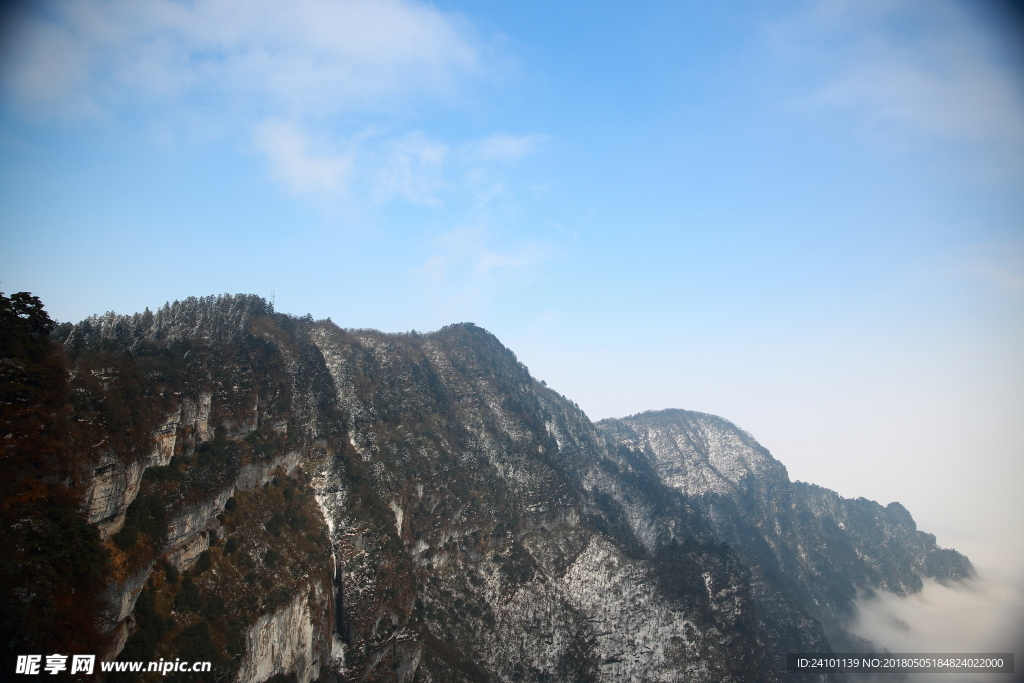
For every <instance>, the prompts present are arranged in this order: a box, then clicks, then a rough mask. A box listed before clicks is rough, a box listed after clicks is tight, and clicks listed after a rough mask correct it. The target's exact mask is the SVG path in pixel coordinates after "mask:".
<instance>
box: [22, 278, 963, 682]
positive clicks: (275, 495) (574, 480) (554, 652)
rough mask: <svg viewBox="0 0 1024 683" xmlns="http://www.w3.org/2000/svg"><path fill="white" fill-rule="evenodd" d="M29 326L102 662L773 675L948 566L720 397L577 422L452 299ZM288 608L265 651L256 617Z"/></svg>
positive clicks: (372, 676) (265, 621) (843, 636)
mask: <svg viewBox="0 0 1024 683" xmlns="http://www.w3.org/2000/svg"><path fill="white" fill-rule="evenodd" d="M52 338H53V339H54V340H55V341H56V342H58V343H59V345H60V346H59V347H57V348H55V350H54V353H56V354H57V355H58V356H61V357H63V358H64V360H63V361H62V362H64V363H65V364H66V367H67V372H68V377H69V378H70V379H69V382H70V385H69V388H68V390H66V391H65V394H62V396H64V398H62V399H61V400H62V401H64V402H65V408H64V409H63V410H64V411H65V412H66V413H67V415H68V417H69V419H71V420H72V422H73V424H75V425H77V424H88V425H90V427H89V429H91V430H92V432H94V433H95V434H94V435H96V436H98V437H103V438H99V439H98V440H99V444H100V445H97V446H95V447H94V446H91V444H93V443H96V442H97V440H96V439H93V440H91V441H90V442H89V443H90V445H89V447H82V448H81V449H79V451H77V452H76V456H75V457H76V460H77V461H80V462H81V463H82V464H81V466H79V467H78V470H77V473H76V474H75V476H74V477H72V480H73V481H72V484H71V486H70V488H71V489H73V490H75V491H76V492H77V495H79V496H80V498H81V500H82V501H83V502H82V505H81V509H83V511H84V514H85V517H86V520H87V521H88V522H89V523H91V524H92V525H94V528H96V529H98V530H99V534H100V541H101V545H102V548H103V549H104V550H105V552H106V553H107V554H108V557H109V558H112V559H111V560H109V561H108V564H107V569H104V570H103V576H105V577H106V578H105V579H104V581H105V585H106V586H107V589H106V591H107V593H106V594H107V596H108V597H107V601H108V604H110V605H111V606H112V607H111V608H109V609H108V610H107V612H106V614H107V617H106V619H107V622H106V624H105V625H104V626H103V629H105V630H104V633H106V634H107V635H108V636H110V638H112V644H111V645H110V649H109V653H111V654H116V652H117V651H120V652H121V655H120V656H121V657H127V656H129V655H130V656H131V658H135V659H143V658H145V656H158V655H159V656H166V655H175V656H179V655H181V653H205V656H207V657H208V658H210V659H211V661H214V662H215V663H216V666H217V667H218V670H219V671H221V672H222V673H221V675H222V676H224V677H228V678H231V677H236V678H238V680H252V681H262V680H266V679H268V678H270V677H271V676H275V675H282V676H291V677H294V678H295V680H298V681H301V683H306V682H307V681H310V680H318V679H324V680H326V679H332V680H345V681H348V680H366V681H376V680H381V681H383V680H388V681H390V680H401V681H414V680H415V681H442V680H443V681H460V680H466V681H471V680H493V681H505V680H508V681H512V680H536V681H547V680H565V681H571V680H579V681H585V680H620V679H624V678H644V679H647V680H665V681H671V680H677V679H678V678H679V677H681V676H682V677H685V678H686V679H687V680H691V679H692V680H708V681H712V680H716V681H717V680H735V681H741V680H744V681H745V680H765V681H775V680H781V679H782V677H783V675H784V674H783V673H782V672H783V671H784V670H785V669H784V666H785V664H784V660H785V653H786V652H787V651H829V648H830V647H833V646H838V645H842V646H844V647H847V646H857V647H858V648H866V647H869V644H867V643H864V642H863V641H859V640H857V639H856V638H855V637H854V636H852V635H851V634H849V632H848V631H847V630H846V629H845V625H846V624H847V623H848V622H849V619H850V618H851V615H852V609H853V599H854V597H855V596H856V594H857V591H859V590H860V591H871V590H890V591H892V592H896V593H898V594H905V593H907V592H913V591H915V590H919V589H920V577H919V574H924V575H933V576H936V577H938V578H940V579H943V580H959V579H960V578H963V577H965V576H969V575H970V573H971V572H972V571H973V570H972V568H971V566H970V563H969V561H968V560H967V559H966V558H965V557H963V556H962V555H960V554H959V553H956V551H949V550H945V549H940V548H938V547H937V546H936V545H935V539H934V537H933V536H932V537H930V539H929V535H928V534H924V533H923V532H919V531H918V530H917V529H916V525H915V524H914V523H913V519H912V517H910V515H909V513H908V512H906V510H905V509H903V508H902V506H899V507H898V508H897V507H894V506H893V505H894V504H890V506H888V507H886V508H882V507H881V506H880V505H878V504H877V503H870V502H869V501H868V502H865V503H859V502H857V501H852V502H851V501H850V499H843V498H841V497H839V496H838V494H834V493H833V492H830V491H828V490H827V489H820V487H813V485H803V484H802V483H800V482H791V481H790V480H789V478H788V473H787V472H786V470H785V467H784V465H782V464H781V463H780V462H779V461H777V460H775V459H774V458H773V457H772V456H771V454H770V453H769V452H768V450H767V449H765V448H764V447H763V446H761V445H760V444H758V443H757V442H756V440H755V439H754V438H753V437H752V436H751V435H749V434H748V433H746V432H744V431H743V430H741V429H739V428H738V427H736V426H735V425H733V424H732V423H731V422H729V421H728V420H725V419H723V418H718V417H716V416H711V415H708V414H704V413H695V412H692V411H680V410H669V411H658V412H648V413H640V414H637V415H634V416H629V417H626V418H620V419H614V420H611V419H609V420H601V421H599V422H597V423H593V422H591V421H590V420H589V418H587V417H586V415H585V414H584V413H583V411H581V410H580V409H579V407H578V406H576V404H575V403H573V402H572V401H570V400H569V399H567V398H566V397H564V396H561V395H560V394H558V393H557V392H555V391H554V390H552V389H550V388H548V387H546V386H545V385H544V384H542V383H541V382H538V381H537V380H535V379H534V378H533V377H532V376H531V375H530V374H529V370H528V369H527V368H526V366H525V365H523V364H522V363H521V362H519V360H518V359H517V358H516V356H515V354H514V353H513V352H512V351H510V350H509V349H507V348H506V347H504V346H503V345H502V344H501V343H500V341H498V339H497V338H496V337H494V335H492V334H490V333H489V332H487V331H486V330H483V328H480V327H478V326H476V325H473V324H472V323H461V324H456V325H449V326H446V327H444V328H442V329H440V330H438V331H435V332H431V333H423V334H421V333H416V332H412V333H408V334H386V333H381V332H376V331H373V330H345V329H341V328H339V327H337V326H336V325H334V324H333V323H331V322H329V321H313V320H312V319H311V317H309V316H307V317H306V318H295V317H291V316H286V315H282V314H278V313H275V312H274V311H273V309H272V307H271V306H270V305H269V304H268V303H267V302H266V301H265V300H263V299H261V298H259V297H255V296H252V295H238V296H229V295H225V296H220V297H204V298H201V299H188V300H186V301H184V302H175V303H174V304H168V305H165V306H164V307H162V308H160V309H158V310H157V311H156V312H149V311H146V312H144V313H141V314H135V315H134V316H117V315H114V314H106V315H104V316H95V317H93V318H90V319H87V320H86V321H83V322H82V323H79V324H78V325H70V324H68V323H64V324H61V325H57V326H55V329H54V330H53V333H52ZM62 391H64V390H62ZM126 396H131V397H136V398H133V399H131V401H130V403H131V405H132V406H134V412H131V411H129V412H128V413H127V414H124V411H123V410H121V409H120V408H119V407H118V406H117V405H115V404H116V400H115V399H116V398H117V397H126ZM69 397H70V398H69ZM120 400H122V401H123V398H122V399H120ZM76 420H77V422H75V421H76ZM69 429H71V428H69ZM74 429H84V427H74ZM126 429H127V432H125V430H126ZM122 433H129V434H132V435H134V436H132V438H131V439H128V441H125V439H124V438H123V437H119V435H120V434H122ZM104 435H105V436H104ZM114 437H119V439H120V440H118V438H114ZM104 439H106V441H104ZM74 442H75V443H85V441H83V439H81V438H76V439H75V440H74ZM103 444H106V445H103ZM96 501H100V502H96ZM895 505H898V504H895ZM240 539H245V540H244V542H242V541H240ZM118 563H120V564H118ZM111 564H114V565H117V566H120V567H121V569H119V570H117V571H114V570H113V569H111V568H110V565H111ZM915 578H916V583H915ZM275 585H277V586H278V587H277V588H276V589H273V590H272V589H271V587H272V586H275ZM15 588H16V587H15ZM225 591H228V592H229V593H230V597H228V598H220V602H219V603H218V596H222V595H225ZM901 592H902V593H901ZM182 596H184V597H182ZM115 606H116V607H115ZM296 624H299V625H301V628H299V631H300V632H301V633H303V634H305V635H304V636H303V637H302V638H299V639H297V640H296V639H293V640H289V641H287V642H288V644H287V647H285V648H284V651H283V654H282V652H276V654H275V652H274V647H273V645H274V643H271V642H269V641H267V640H266V638H264V639H263V640H261V639H260V638H261V637H260V636H259V634H260V633H285V632H291V631H295V629H296V628H298V627H297V626H296ZM204 643H205V644H204ZM264 676H265V677H264ZM239 677H241V678H239ZM799 678H802V679H804V680H818V679H819V678H821V677H814V676H803V677H799ZM824 678H826V679H829V680H840V679H841V678H842V677H841V676H825V677H824Z"/></svg>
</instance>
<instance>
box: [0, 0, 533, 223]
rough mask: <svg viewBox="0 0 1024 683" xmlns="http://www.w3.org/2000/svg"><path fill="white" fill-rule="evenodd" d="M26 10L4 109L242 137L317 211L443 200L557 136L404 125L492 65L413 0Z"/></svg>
mask: <svg viewBox="0 0 1024 683" xmlns="http://www.w3.org/2000/svg"><path fill="white" fill-rule="evenodd" d="M28 7H29V8H30V11H25V12H22V13H21V14H20V15H18V16H19V17H20V18H19V19H18V20H17V21H18V24H17V29H16V30H14V31H12V32H11V35H16V36H17V40H15V41H14V42H13V43H12V44H11V45H7V46H4V47H5V49H4V53H3V59H2V61H0V93H2V95H3V97H4V98H5V99H6V102H7V104H8V105H14V106H15V107H16V108H17V110H19V111H21V112H22V113H25V114H27V115H29V116H32V117H35V118H37V119H39V120H42V121H54V120H61V121H75V120H82V119H86V120H87V119H94V118H101V119H105V120H107V121H109V122H116V123H120V124H122V125H129V126H130V125H133V122H137V121H143V122H145V124H146V125H148V126H149V127H150V129H151V130H156V131H159V132H160V133H159V134H160V136H161V138H163V139H167V138H169V139H176V138H177V137H178V135H177V134H176V131H181V132H185V136H186V137H189V136H193V135H197V136H198V137H199V138H201V139H208V138H209V137H211V136H213V137H216V136H227V137H230V136H240V137H241V138H242V143H243V146H246V145H248V146H249V149H252V150H255V151H256V152H257V153H258V154H260V155H262V156H263V157H264V158H265V159H266V162H267V164H268V166H269V170H270V173H271V175H272V176H273V177H274V178H276V179H277V180H278V181H280V182H281V183H282V185H283V186H284V187H285V188H287V189H288V191H289V192H290V193H291V194H292V195H294V196H296V197H299V198H302V199H304V200H314V201H315V202H316V203H318V204H320V205H321V206H322V207H327V206H329V205H332V204H337V202H339V201H342V202H347V203H348V204H349V206H348V207H347V208H349V209H357V210H358V209H360V208H362V207H366V206H374V205H377V206H379V205H382V204H385V203H388V202H392V201H404V202H409V203H413V204H419V205H425V206H439V205H442V204H444V194H445V192H446V191H448V190H449V189H450V188H453V187H455V186H458V185H459V184H460V183H459V182H452V178H453V175H452V174H453V173H455V172H460V173H461V174H462V175H461V178H460V180H461V183H462V185H470V186H472V185H473V181H472V180H471V178H472V176H473V173H474V172H475V171H478V170H481V175H484V176H488V177H490V176H491V175H493V174H491V172H490V170H489V169H490V168H491V167H494V166H496V165H510V164H514V163H516V162H517V161H519V160H521V159H522V158H524V157H525V156H527V155H529V154H531V153H533V152H534V151H535V150H536V149H538V148H539V146H540V145H541V144H542V143H543V142H544V140H545V139H546V138H545V136H543V135H540V134H537V133H529V134H526V135H521V136H515V135H510V134H507V133H498V134H494V135H491V136H488V137H484V138H482V139H476V140H470V141H466V140H455V141H451V142H442V141H439V140H437V139H435V138H434V137H432V136H429V135H427V134H426V133H424V132H422V131H419V130H411V131H410V130H408V129H406V130H403V129H402V125H403V124H406V125H407V123H406V122H407V121H408V120H409V119H410V115H412V116H415V112H416V111H417V110H418V109H420V108H422V107H424V106H427V105H428V104H430V103H437V102H440V103H442V104H451V103H452V102H453V101H454V100H455V99H457V98H458V97H459V95H460V93H461V91H462V90H464V89H465V88H466V86H467V85H468V84H470V83H472V82H473V80H474V79H476V78H478V77H481V76H485V75H486V74H487V72H488V69H489V66H488V65H487V64H485V63H484V60H483V58H482V56H481V51H480V49H479V48H478V42H479V41H477V39H476V38H475V36H474V35H473V31H472V27H470V26H469V25H468V23H467V22H466V21H464V20H463V19H462V18H461V17H460V16H458V15H455V14H452V13H445V12H442V11H440V10H438V9H437V8H435V7H434V6H432V5H429V4H426V3H424V2H418V1H417V0H291V1H290V2H280V1H279V0H194V1H192V0H40V1H39V2H36V3H35V4H33V5H28ZM453 149H454V150H456V152H457V153H455V154H452V150H453ZM501 184H502V183H501V178H500V177H499V178H498V179H497V180H493V182H492V185H493V186H495V187H498V186H501ZM462 189H466V188H465V187H463V188H462ZM469 192H470V193H471V194H475V195H480V194H481V193H480V192H479V191H476V190H475V189H473V188H470V189H469Z"/></svg>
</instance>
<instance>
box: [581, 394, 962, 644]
mask: <svg viewBox="0 0 1024 683" xmlns="http://www.w3.org/2000/svg"><path fill="white" fill-rule="evenodd" d="M598 427H599V428H600V429H601V431H602V432H603V433H605V434H606V435H607V436H608V437H609V438H610V439H611V440H613V441H615V442H618V443H622V444H625V445H627V446H629V447H633V448H638V449H640V450H642V451H643V453H644V454H645V456H646V457H647V459H648V461H649V462H650V463H651V465H652V467H654V468H655V469H656V470H657V471H658V473H659V476H661V478H662V480H663V481H664V482H665V483H666V484H668V485H670V486H672V487H674V488H676V489H677V490H679V491H682V492H683V493H685V494H686V496H687V498H688V499H689V500H690V501H691V503H692V504H693V505H694V506H695V507H696V508H698V509H700V510H701V512H702V513H703V514H704V516H705V517H706V518H707V519H709V520H711V523H712V524H713V526H714V529H715V535H716V537H717V538H719V539H721V540H722V541H724V542H725V543H728V544H729V545H730V546H731V547H733V548H735V549H736V550H737V551H738V552H739V553H740V554H741V556H742V557H743V558H744V563H745V564H746V565H747V566H748V567H751V568H752V570H753V571H754V572H755V574H756V575H758V579H759V580H757V581H755V585H756V586H758V587H761V590H759V591H758V593H759V597H760V598H761V599H762V600H767V599H769V597H768V595H767V594H765V593H763V590H764V589H766V588H769V587H771V588H781V589H783V590H784V591H786V592H789V593H791V594H792V595H793V596H795V597H796V599H797V600H798V601H799V602H800V604H802V605H804V606H805V607H806V609H807V610H808V611H809V612H810V613H811V614H813V615H814V616H815V617H816V618H817V619H818V620H820V621H821V623H822V624H823V625H825V627H826V629H827V631H828V633H829V636H830V639H831V640H832V641H833V644H834V645H838V644H843V645H847V646H848V647H853V646H859V647H863V645H864V644H863V643H857V642H855V641H853V640H852V639H851V638H850V637H849V636H848V634H845V632H844V629H843V625H844V624H845V623H846V622H847V621H848V619H849V618H850V617H852V616H853V609H854V605H853V600H854V598H855V597H856V595H857V592H858V591H872V590H885V591H890V592H893V593H896V594H898V595H905V594H907V593H912V592H916V591H918V590H920V589H921V586H922V583H921V576H922V575H923V576H930V577H934V578H937V579H940V580H959V579H962V578H965V577H968V576H970V575H972V574H973V571H974V570H973V568H972V566H971V564H970V562H969V561H968V560H967V558H966V557H964V556H963V555H961V554H959V553H957V552H956V551H954V550H947V549H943V548H939V547H937V546H936V543H935V537H934V536H933V535H931V534H927V533H924V532H922V531H918V529H917V526H916V524H915V523H914V520H913V518H912V517H911V515H910V513H909V512H907V510H906V509H905V508H904V507H903V506H902V505H900V504H899V503H890V504H889V505H888V506H886V507H882V506H881V505H879V504H878V503H875V502H873V501H869V500H866V499H864V498H858V499H855V500H851V499H845V498H842V497H840V496H839V495H837V494H836V493H834V492H832V491H829V490H828V489H824V488H821V487H818V486H814V485H812V484H805V483H802V482H791V481H790V480H789V476H788V473H787V472H786V468H785V467H784V466H783V465H782V464H781V463H780V462H778V461H777V460H775V459H774V458H773V457H772V456H771V454H770V453H769V452H768V451H767V450H766V449H765V448H764V447H762V446H761V445H760V444H758V443H757V442H756V441H755V440H754V439H753V437H751V436H750V435H749V434H747V433H746V432H744V431H743V430H741V429H739V428H738V427H736V426H735V425H733V424H732V423H730V422H728V421H727V420H723V419H722V418H719V417H715V416H713V415H706V414H703V413H696V412H689V411H683V410H665V411H659V412H648V413H642V414H640V415H635V416H632V417H629V418H624V419H621V420H603V421H601V422H600V423H598ZM787 618H788V617H787ZM785 620H786V619H783V620H781V621H785Z"/></svg>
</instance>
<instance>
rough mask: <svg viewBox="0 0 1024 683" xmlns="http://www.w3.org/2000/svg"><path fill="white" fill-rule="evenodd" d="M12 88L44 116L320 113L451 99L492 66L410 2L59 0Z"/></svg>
mask: <svg viewBox="0 0 1024 683" xmlns="http://www.w3.org/2000/svg"><path fill="white" fill-rule="evenodd" d="M17 35H18V40H17V42H16V44H14V45H12V46H10V47H9V48H8V54H7V58H6V60H5V63H4V64H3V74H2V80H3V84H4V89H5V90H6V91H7V94H8V96H9V97H11V98H13V99H14V100H15V101H16V102H17V103H18V104H20V105H21V106H23V107H25V108H26V109H28V110H30V111H33V112H35V113H37V114H41V115H44V116H57V117H65V118H73V117H76V116H83V115H92V114H95V113H96V112H97V111H111V110H117V109H118V108H119V107H121V106H123V105H125V104H140V103H141V104H145V103H146V102H156V103H160V104H163V105H166V104H168V103H170V104H183V105H184V104H189V105H193V106H195V105H197V104H198V105H202V106H212V107H213V108H214V109H215V110H216V111H218V112H220V113H227V112H235V111H237V110H238V109H239V108H242V109H246V110H248V109H251V108H254V109H256V110H258V111H260V112H261V113H262V114H263V115H267V114H269V115H276V116H286V117H290V118H295V117H297V116H312V117H323V116H329V115H332V114H336V113H339V112H348V111H362V110H380V109H386V108H388V107H391V106H394V105H395V104H398V103H402V102H406V101H408V99H409V98H415V97H420V96H429V97H445V96H449V95H452V94H454V93H455V92H456V91H457V90H458V88H459V84H460V82H461V81H462V80H463V79H464V78H465V77H466V76H467V75H470V74H473V73H477V72H479V71H480V69H481V68H482V65H481V61H480V57H479V53H478V50H477V49H476V47H475V46H474V44H473V40H472V38H471V36H470V35H469V31H468V29H467V27H466V26H465V25H463V23H462V22H461V21H460V20H459V19H458V18H457V17H454V16H452V15H448V14H445V13H442V12H440V11H439V10H437V9H435V8H433V7H431V6H429V5H426V4H421V3H417V2H412V1H409V0H292V2H287V3H284V2H277V1H275V0H205V1H202V0H200V1H197V2H194V3H184V2H176V1H175V0H51V1H50V2H44V3H39V5H38V6H37V7H36V11H34V12H33V13H32V14H31V15H29V16H24V17H23V18H22V20H21V25H20V26H19V29H18V30H17Z"/></svg>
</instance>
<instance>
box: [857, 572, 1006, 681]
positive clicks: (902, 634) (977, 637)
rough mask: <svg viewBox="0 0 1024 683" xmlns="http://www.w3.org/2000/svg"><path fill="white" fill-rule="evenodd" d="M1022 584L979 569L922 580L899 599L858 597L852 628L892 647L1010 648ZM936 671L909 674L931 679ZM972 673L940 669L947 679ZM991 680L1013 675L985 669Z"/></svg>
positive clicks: (893, 649)
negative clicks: (948, 580)
mask: <svg viewBox="0 0 1024 683" xmlns="http://www.w3.org/2000/svg"><path fill="white" fill-rule="evenodd" d="M1022 588H1024V585H1022V584H1021V583H1020V580H1019V579H1017V580H1013V579H1010V578H1007V577H1004V576H1001V575H999V574H998V573H996V572H995V571H993V570H988V571H982V572H980V574H979V576H978V577H977V578H975V579H972V580H969V581H964V582H962V583H953V584H951V585H942V584H940V583H938V582H936V581H935V580H933V579H925V580H924V588H923V589H922V590H921V591H920V592H919V593H915V594H912V595H908V596H907V597H906V598H901V597H899V596H897V595H893V594H892V593H886V592H879V593H876V594H875V596H874V597H871V598H867V597H862V598H860V599H859V600H858V601H857V618H856V621H855V622H854V623H853V624H851V626H850V630H851V631H852V632H853V633H855V634H857V635H859V636H861V637H863V638H867V639H868V640H871V641H872V642H874V643H875V645H876V646H878V647H880V648H887V649H888V650H889V651H890V652H893V653H901V652H906V653H909V652H935V653H942V652H948V653H957V652H959V653H984V652H1012V651H1014V650H1015V649H1017V648H1018V647H1019V642H1020V641H1019V638H1020V637H1021V636H1022V635H1024V631H1022V626H1024V622H1022V618H1024V591H1022ZM933 678H934V674H918V675H916V676H914V675H911V676H910V677H909V679H910V680H911V681H918V680H920V681H930V680H932V679H933ZM977 679H978V677H977V676H975V675H955V674H942V680H944V681H949V683H962V682H963V683H966V681H975V680H977ZM985 680H988V681H992V683H1000V682H1008V681H1010V680H1016V677H1015V676H1013V675H999V674H986V675H985Z"/></svg>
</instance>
